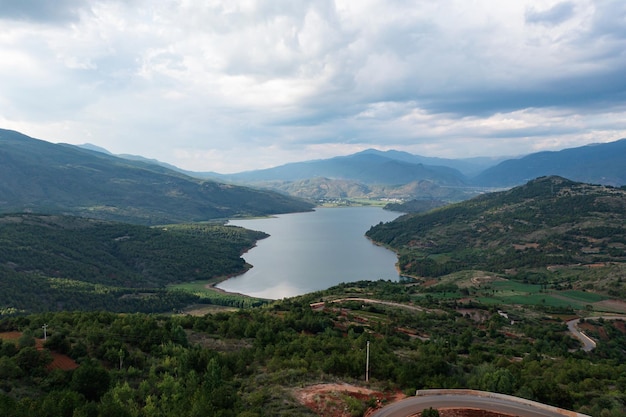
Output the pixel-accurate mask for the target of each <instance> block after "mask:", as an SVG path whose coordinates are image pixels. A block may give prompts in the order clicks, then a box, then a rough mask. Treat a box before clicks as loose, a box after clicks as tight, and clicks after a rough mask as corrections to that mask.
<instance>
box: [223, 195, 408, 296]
mask: <svg viewBox="0 0 626 417" xmlns="http://www.w3.org/2000/svg"><path fill="white" fill-rule="evenodd" d="M399 215H400V214H399V213H395V212H390V211H386V210H383V209H382V208H379V207H349V208H318V209H316V210H315V211H314V212H309V213H294V214H284V215H279V216H277V217H273V218H267V219H250V220H236V221H231V222H229V224H232V225H235V226H241V227H245V228H246V229H253V230H261V231H263V232H266V233H268V234H269V235H270V237H269V238H267V239H263V240H260V241H258V242H257V246H256V247H254V248H253V249H251V250H250V251H249V252H247V253H246V254H244V255H243V258H244V259H245V260H246V262H248V263H249V264H251V265H253V268H252V269H250V270H248V271H247V272H246V273H245V274H243V275H240V276H238V277H234V278H231V279H228V280H226V281H224V282H222V283H221V284H219V285H218V287H219V288H221V289H223V290H226V291H231V292H238V293H242V294H246V295H250V296H254V297H261V298H271V299H281V298H284V297H292V296H296V295H301V294H306V293H309V292H312V291H318V290H323V289H326V288H329V287H332V286H333V285H336V284H339V283H341V282H353V281H359V280H378V279H385V280H387V279H391V280H398V279H399V276H398V272H397V271H396V269H395V263H396V261H397V257H396V254H395V253H393V252H391V251H389V250H387V249H385V248H382V247H380V246H376V245H374V244H373V243H371V242H370V241H369V240H368V239H367V238H366V237H365V232H366V231H367V230H368V229H369V228H370V226H373V225H375V224H378V223H379V222H381V221H382V222H389V221H391V220H393V219H395V218H396V217H398V216H399Z"/></svg>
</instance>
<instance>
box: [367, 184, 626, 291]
mask: <svg viewBox="0 0 626 417" xmlns="http://www.w3.org/2000/svg"><path fill="white" fill-rule="evenodd" d="M367 236H368V237H370V238H371V239H373V240H375V241H377V242H380V243H382V244H385V245H388V246H389V247H391V248H393V249H394V250H396V251H397V252H398V253H399V255H400V260H399V266H400V269H401V271H402V273H405V274H408V275H413V276H419V277H440V276H443V275H447V274H450V273H455V272H459V271H463V270H483V271H488V272H491V273H495V274H501V275H502V276H508V277H515V278H517V279H519V280H522V281H525V282H529V281H530V282H538V281H542V282H551V281H555V280H556V281H559V280H563V281H568V282H571V281H572V280H577V279H578V278H581V279H582V278H584V277H585V276H587V274H580V273H579V271H578V269H573V268H574V267H576V268H578V267H580V266H581V265H583V266H584V265H594V266H595V267H596V268H603V267H606V268H610V267H611V265H612V264H614V263H624V262H626V189H623V188H622V189H619V188H612V187H604V186H594V185H588V184H582V183H575V182H572V181H569V180H566V179H564V178H560V177H543V178H539V179H536V180H533V181H530V182H529V183H527V184H526V185H523V186H520V187H516V188H513V189H511V190H508V191H504V192H498V193H491V194H486V195H483V196H481V197H477V198H474V199H472V200H468V201H465V202H462V203H458V204H454V205H450V206H446V207H443V208H440V209H436V210H433V211H430V212H428V213H425V214H415V215H407V216H403V217H401V218H398V219H396V220H395V221H393V222H391V223H388V224H381V225H378V226H375V227H373V228H372V229H371V230H369V231H368V232H367ZM568 268H570V269H572V271H570V272H571V273H568ZM615 285H616V287H615V288H604V290H605V291H609V290H611V291H612V292H613V293H615V294H618V293H619V295H620V297H625V298H626V292H624V289H623V287H622V285H621V284H619V283H617V284H615Z"/></svg>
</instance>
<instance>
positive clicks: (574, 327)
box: [567, 316, 626, 352]
mask: <svg viewBox="0 0 626 417" xmlns="http://www.w3.org/2000/svg"><path fill="white" fill-rule="evenodd" d="M600 318H602V319H604V320H626V317H625V316H601V317H587V318H586V320H598V319H600ZM579 322H580V319H574V320H570V321H568V322H567V328H568V329H569V331H570V332H571V333H572V335H574V337H575V338H576V339H578V340H580V341H581V342H582V344H583V350H584V351H585V352H589V351H592V350H593V349H595V348H596V342H595V340H593V339H592V338H590V337H589V336H587V335H586V334H584V333H583V332H581V331H580V330H578V323H579Z"/></svg>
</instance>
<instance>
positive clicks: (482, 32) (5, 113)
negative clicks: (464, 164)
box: [0, 0, 626, 172]
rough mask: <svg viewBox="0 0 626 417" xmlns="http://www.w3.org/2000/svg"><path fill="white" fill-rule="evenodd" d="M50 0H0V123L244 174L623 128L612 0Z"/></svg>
mask: <svg viewBox="0 0 626 417" xmlns="http://www.w3.org/2000/svg"><path fill="white" fill-rule="evenodd" d="M55 6H56V7H55V9H54V10H47V9H45V8H43V9H41V8H37V5H36V4H35V3H34V2H31V1H26V2H21V3H20V5H19V7H17V6H15V3H14V2H7V1H1V0H0V24H2V27H3V31H2V32H0V54H1V55H2V57H3V60H2V62H0V106H1V109H2V110H0V121H1V122H2V127H5V128H15V129H18V130H21V131H23V132H24V133H26V134H30V135H32V136H37V137H40V138H43V139H49V140H54V141H66V142H70V143H84V142H85V141H90V142H93V143H95V144H97V145H99V146H103V147H105V148H108V149H110V150H111V151H113V152H118V153H135V154H142V155H145V156H148V157H154V158H158V159H161V160H164V161H166V162H170V163H174V164H177V165H181V166H182V167H184V168H188V169H195V170H201V171H210V170H213V171H223V172H234V171H240V170H245V169H254V168H262V167H265V166H274V165H279V164H281V163H285V162H289V161H294V160H305V159H311V158H316V157H327V156H332V153H333V152H338V153H341V154H346V153H351V152H352V151H355V152H356V151H359V150H362V149H365V148H367V147H378V148H381V149H391V148H396V149H402V150H408V151H413V152H419V151H422V152H427V153H428V154H429V155H433V156H437V155H438V154H437V153H439V155H441V156H449V157H461V156H467V155H469V154H470V153H471V154H473V155H479V154H490V155H497V154H511V152H512V151H513V150H514V151H515V153H526V152H532V151H535V150H537V149H546V148H550V147H552V148H559V147H567V146H570V145H580V144H583V143H586V142H589V141H592V142H594V141H608V140H614V139H618V138H620V137H625V136H626V129H625V126H624V122H623V120H625V117H624V116H625V114H624V112H625V106H624V104H625V100H626V79H625V78H624V77H623V74H624V73H625V71H626V55H624V53H623V51H624V50H626V48H625V47H626V29H625V27H624V25H623V19H624V17H625V16H626V6H624V5H623V2H621V1H618V0H607V1H603V2H593V1H591V0H573V1H552V0H551V1H539V0H524V1H519V2H493V1H488V0H479V1H475V2H457V1H452V0H443V1H439V2H424V1H419V0H392V1H386V0H385V1H383V0H363V1H358V2H357V1H351V0H336V1H330V0H320V1H316V2H308V1H304V0H297V1H296V0H281V1H277V0H258V1H257V0H233V1H228V2H226V1H217V0H211V1H203V2H197V1H191V0H164V1H159V2H154V1H150V0H133V1H114V0H109V1H86V0H84V1H79V0H66V1H63V2H55ZM594 138H595V139H594ZM329 154H330V155H329Z"/></svg>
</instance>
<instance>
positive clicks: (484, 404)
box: [371, 391, 583, 417]
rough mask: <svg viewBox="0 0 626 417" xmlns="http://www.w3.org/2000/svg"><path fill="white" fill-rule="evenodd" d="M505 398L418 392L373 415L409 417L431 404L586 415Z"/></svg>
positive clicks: (557, 416) (540, 415) (537, 416)
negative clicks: (419, 393)
mask: <svg viewBox="0 0 626 417" xmlns="http://www.w3.org/2000/svg"><path fill="white" fill-rule="evenodd" d="M426 392H427V391H426ZM505 397H507V396H500V395H496V396H495V397H486V396H482V395H471V394H457V393H452V394H436V395H428V394H426V395H419V396H416V397H410V398H406V399H404V400H402V401H398V402H396V403H393V404H391V405H388V406H386V407H383V408H381V409H380V410H378V411H377V412H375V413H374V414H372V415H371V417H408V416H412V415H414V414H416V413H418V412H420V411H422V410H424V409H427V408H429V407H432V408H434V409H440V408H477V409H481V410H489V411H494V412H497V413H503V414H510V415H514V416H519V417H563V416H583V414H577V413H575V412H572V411H566V410H560V409H558V408H555V407H550V406H546V405H543V404H539V403H533V402H532V401H526V400H523V399H519V400H515V399H513V397H509V398H505Z"/></svg>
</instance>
